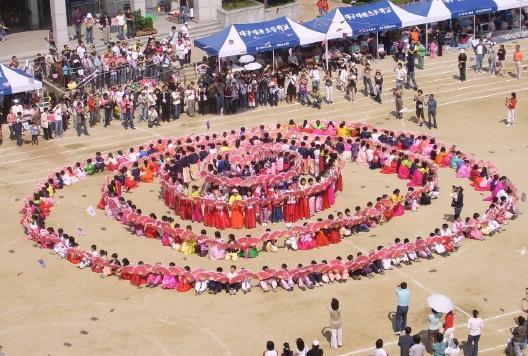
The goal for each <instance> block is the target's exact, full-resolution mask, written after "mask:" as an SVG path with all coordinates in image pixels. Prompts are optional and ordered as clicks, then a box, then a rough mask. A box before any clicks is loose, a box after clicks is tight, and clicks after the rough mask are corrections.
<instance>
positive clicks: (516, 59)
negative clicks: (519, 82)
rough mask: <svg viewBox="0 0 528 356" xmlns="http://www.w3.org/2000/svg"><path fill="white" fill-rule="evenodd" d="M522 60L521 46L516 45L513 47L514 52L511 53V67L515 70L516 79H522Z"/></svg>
mask: <svg viewBox="0 0 528 356" xmlns="http://www.w3.org/2000/svg"><path fill="white" fill-rule="evenodd" d="M523 59H524V55H523V53H522V52H521V46H519V45H517V46H515V52H513V65H514V68H515V77H516V78H517V79H521V77H522V61H523Z"/></svg>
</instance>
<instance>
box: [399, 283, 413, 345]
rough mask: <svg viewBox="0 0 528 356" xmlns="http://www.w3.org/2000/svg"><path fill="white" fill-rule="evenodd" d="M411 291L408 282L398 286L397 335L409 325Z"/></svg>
mask: <svg viewBox="0 0 528 356" xmlns="http://www.w3.org/2000/svg"><path fill="white" fill-rule="evenodd" d="M410 295H411V292H410V291H409V290H408V289H407V283H406V282H402V283H400V285H399V286H398V287H397V288H396V298H397V301H398V306H397V307H396V335H399V334H401V333H402V332H403V331H404V330H405V328H406V327H407V313H408V312H409V297H410Z"/></svg>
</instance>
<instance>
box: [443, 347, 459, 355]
mask: <svg viewBox="0 0 528 356" xmlns="http://www.w3.org/2000/svg"><path fill="white" fill-rule="evenodd" d="M445 354H446V356H459V355H460V349H459V348H458V347H457V348H456V349H449V348H448V349H447V350H445Z"/></svg>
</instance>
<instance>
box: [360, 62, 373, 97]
mask: <svg viewBox="0 0 528 356" xmlns="http://www.w3.org/2000/svg"><path fill="white" fill-rule="evenodd" d="M363 85H364V86H365V96H368V95H369V92H370V96H375V95H374V89H373V88H372V69H371V68H370V65H369V64H368V63H367V65H366V66H365V68H364V69H363Z"/></svg>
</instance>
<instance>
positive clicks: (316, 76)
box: [310, 69, 321, 80]
mask: <svg viewBox="0 0 528 356" xmlns="http://www.w3.org/2000/svg"><path fill="white" fill-rule="evenodd" d="M310 78H312V80H321V76H320V75H319V69H312V70H310Z"/></svg>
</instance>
